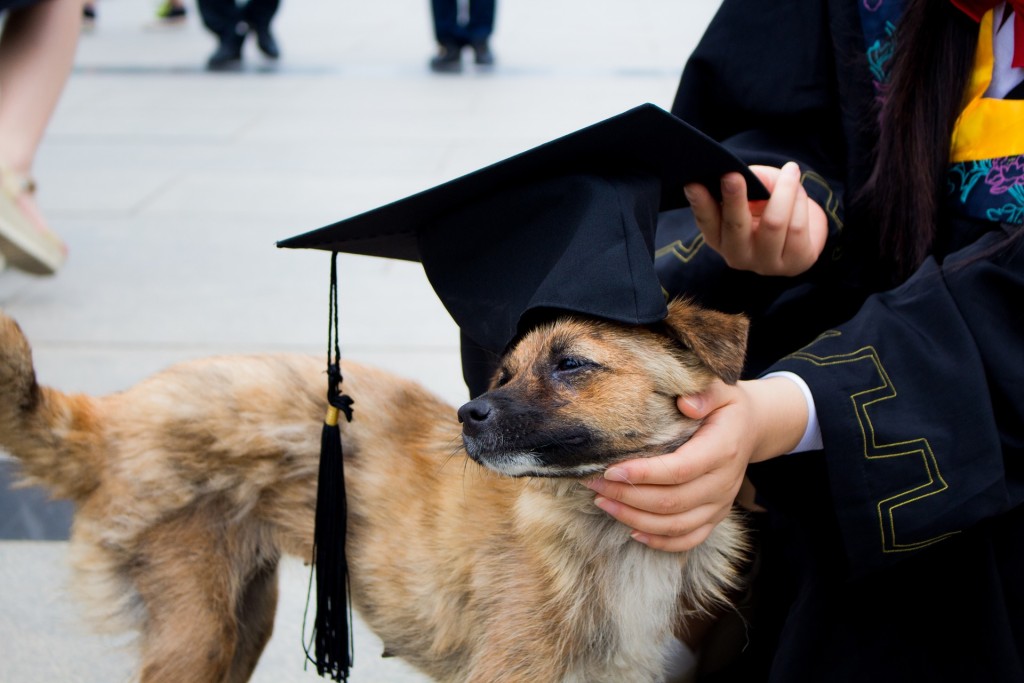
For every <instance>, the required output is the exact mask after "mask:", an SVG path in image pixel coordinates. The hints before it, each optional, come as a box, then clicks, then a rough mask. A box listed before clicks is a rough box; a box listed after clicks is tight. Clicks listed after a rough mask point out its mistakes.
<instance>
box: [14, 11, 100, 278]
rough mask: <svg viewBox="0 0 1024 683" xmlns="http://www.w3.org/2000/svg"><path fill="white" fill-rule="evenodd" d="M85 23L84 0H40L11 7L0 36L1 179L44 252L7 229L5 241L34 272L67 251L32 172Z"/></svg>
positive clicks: (17, 262) (53, 264) (53, 266)
mask: <svg viewBox="0 0 1024 683" xmlns="http://www.w3.org/2000/svg"><path fill="white" fill-rule="evenodd" d="M81 28H82V0H41V1H40V2H38V3H35V4H32V5H26V6H22V7H18V8H15V9H12V10H11V11H10V13H9V14H8V16H7V21H6V23H5V25H4V29H3V35H2V36H0V182H2V183H3V185H4V192H5V193H6V195H7V196H8V197H9V198H10V201H11V202H13V203H14V205H15V206H16V207H17V209H16V212H19V211H20V214H21V215H22V216H23V217H24V219H27V221H28V222H30V223H31V224H32V225H31V226H29V229H30V230H31V228H35V230H36V231H38V232H39V233H41V234H42V235H43V236H44V239H42V240H41V241H40V242H38V243H37V245H38V247H39V248H40V249H42V252H38V253H35V255H34V256H33V255H28V256H26V255H25V254H24V253H23V250H21V249H20V248H18V247H15V246H14V245H12V244H10V242H9V241H8V238H10V237H11V235H9V234H8V235H4V236H3V237H4V245H5V246H6V247H7V249H8V250H11V249H13V250H14V251H10V252H9V253H7V254H6V256H7V260H8V261H9V262H11V263H12V264H14V265H18V266H19V267H23V268H25V269H27V270H32V271H33V272H40V273H48V272H53V270H56V268H57V267H59V265H60V264H61V263H63V260H64V254H65V252H66V248H65V247H64V245H63V243H62V242H61V241H60V238H58V237H57V236H56V235H54V234H53V233H52V232H51V231H50V229H49V227H48V226H47V224H46V221H45V220H44V219H43V215H42V213H41V212H40V211H39V207H38V205H37V204H36V199H35V195H34V193H33V191H34V185H33V184H32V182H31V175H32V165H33V163H34V162H35V157H36V151H37V150H38V149H39V144H40V143H41V142H42V139H43V134H44V133H45V132H46V128H47V126H48V124H49V122H50V118H51V116H52V115H53V112H54V110H55V109H56V108H57V103H58V101H59V100H60V95H61V92H62V91H63V90H64V85H65V84H66V83H67V80H68V76H69V75H70V73H71V66H72V65H73V63H74V59H75V48H76V47H77V45H78V35H79V32H80V31H81ZM12 220H16V221H18V220H20V219H19V218H18V217H15V218H13V219H12ZM16 229H17V228H15V230H16ZM28 237H29V238H30V239H34V238H33V237H32V236H31V235H29V236H28ZM15 252H17V253H15ZM29 252H30V253H34V252H36V250H35V249H29ZM39 259H42V263H40V262H39Z"/></svg>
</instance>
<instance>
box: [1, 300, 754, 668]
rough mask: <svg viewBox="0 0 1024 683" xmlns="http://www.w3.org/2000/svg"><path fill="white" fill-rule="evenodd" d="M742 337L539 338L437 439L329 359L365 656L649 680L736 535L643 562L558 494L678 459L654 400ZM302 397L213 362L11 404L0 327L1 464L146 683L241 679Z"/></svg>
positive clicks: (30, 379)
mask: <svg viewBox="0 0 1024 683" xmlns="http://www.w3.org/2000/svg"><path fill="white" fill-rule="evenodd" d="M745 337H746V324H745V322H744V321H742V320H741V319H739V318H736V317H733V316H727V315H724V314H720V313H714V312H710V311H704V310H701V309H699V308H697V307H695V306H692V305H690V304H688V303H684V302H673V303H672V304H671V306H670V315H669V317H668V319H667V321H666V322H665V324H664V325H661V326H658V328H657V329H649V328H628V327H625V326H621V325H614V324H610V323H606V322H596V321H588V320H579V319H564V320H560V321H557V322H554V323H551V324H547V325H543V326H541V327H538V328H537V329H535V330H533V331H532V332H530V333H529V334H527V335H526V336H525V337H524V338H523V339H522V341H520V342H519V343H518V344H517V345H516V346H515V347H514V349H513V350H512V351H510V353H509V354H507V356H506V358H505V359H504V361H503V366H502V370H501V371H500V373H499V375H498V377H496V379H495V382H494V385H493V386H492V389H491V391H489V392H488V393H487V394H485V395H484V396H483V397H481V398H479V399H477V400H476V401H473V402H471V403H469V404H467V405H466V406H464V407H463V408H462V409H461V410H460V411H459V416H460V417H461V419H462V420H463V421H465V423H466V424H465V431H464V434H461V435H460V427H459V423H458V421H457V420H456V411H455V410H454V409H453V408H451V407H449V406H448V405H445V404H444V403H443V402H441V401H440V400H439V399H437V398H436V397H434V396H433V395H432V394H430V393H429V392H427V391H426V390H425V389H423V388H422V387H420V386H419V385H417V384H415V383H413V382H410V381H406V380H403V379H399V378H397V377H394V376H392V375H389V374H386V373H384V372H382V371H379V370H375V369H372V368H369V367H365V366H361V365H356V364H351V363H350V364H347V365H346V366H345V367H344V377H345V381H344V386H343V388H344V390H345V392H346V393H347V394H349V395H350V396H352V397H353V398H354V400H355V407H356V415H355V419H354V420H353V421H352V422H351V424H343V435H344V449H345V458H346V462H345V474H346V488H347V495H348V506H349V520H348V525H349V541H348V543H349V545H348V559H349V564H350V570H351V577H352V578H351V580H352V589H353V600H354V602H355V605H356V608H357V609H358V610H359V612H360V614H361V615H362V617H363V618H364V620H365V621H366V622H367V623H368V624H369V626H370V627H371V628H372V629H373V630H374V631H375V632H376V633H377V634H378V635H379V636H380V637H381V639H382V640H383V641H384V643H385V646H386V649H387V651H388V652H389V653H392V654H395V655H398V656H401V657H403V658H404V659H406V660H407V661H408V662H410V663H411V664H413V665H414V666H416V667H418V668H419V669H421V670H422V671H424V672H426V673H427V674H429V675H430V676H432V677H434V678H436V679H438V680H441V681H474V682H484V683H491V682H495V683H496V682H500V681H529V682H531V683H543V682H548V681H551V682H554V681H572V682H578V683H600V682H602V681H607V682H613V683H622V682H624V681H627V682H628V681H655V680H659V678H660V676H661V675H662V672H663V667H664V661H663V646H664V644H665V642H666V640H667V639H668V638H669V637H670V636H671V634H672V632H673V627H674V625H676V624H677V620H678V618H679V616H680V610H682V609H684V608H683V607H681V605H688V606H689V608H695V607H696V608H699V607H700V606H708V605H709V604H713V603H715V602H717V601H721V600H722V599H723V595H724V592H725V591H727V590H728V589H729V588H730V587H731V586H732V585H733V584H734V582H735V580H736V573H735V564H736V562H737V560H738V558H739V557H740V556H741V554H742V551H743V548H742V546H743V537H742V531H741V527H740V525H739V522H738V520H737V519H735V518H732V517H730V518H728V519H726V520H725V521H724V522H722V523H721V524H719V525H718V526H717V527H716V529H715V531H714V532H713V533H712V535H711V537H710V538H708V540H707V541H706V542H704V543H703V544H702V545H700V546H698V547H697V548H695V549H694V550H692V551H690V552H687V553H678V554H674V553H665V552H659V551H656V550H652V549H650V548H648V547H646V546H644V545H642V544H640V543H637V542H635V541H633V540H631V539H630V537H629V533H628V529H626V528H625V527H624V526H622V525H621V524H620V523H618V522H616V521H615V520H613V519H612V518H611V517H609V516H607V515H606V514H604V513H603V512H601V511H600V510H599V509H597V508H596V507H595V506H594V504H593V498H594V494H593V492H591V491H590V490H589V489H587V488H586V487H584V486H582V485H581V484H580V483H579V482H578V479H580V478H583V477H588V476H594V475H596V474H597V473H599V472H601V471H602V470H603V469H604V468H605V467H607V465H609V464H610V463H612V462H616V461H621V460H624V459H628V458H635V457H641V456H651V455H659V454H663V453H666V452H668V451H670V450H672V449H674V448H675V447H676V446H678V445H679V444H681V443H682V442H684V441H685V440H686V439H687V438H688V437H689V436H690V434H691V433H692V432H693V431H694V429H695V428H696V426H697V423H695V422H694V421H692V420H689V419H687V418H685V417H683V416H682V415H681V414H680V413H679V411H678V410H677V408H676V404H675V399H676V397H677V396H679V395H682V394H688V393H692V392H696V391H699V390H700V389H701V388H702V387H704V386H705V385H706V384H707V383H708V382H709V381H710V380H711V379H712V378H713V377H715V376H719V377H723V378H725V379H726V380H727V381H735V379H736V378H737V376H738V373H739V370H740V367H741V365H742V360H743V346H744V343H745ZM325 384H326V380H325V375H324V364H323V362H322V361H321V360H319V359H316V358H310V357H304V356H298V355H268V356H251V357H220V358H212V359H207V360H200V361H195V362H189V363H185V364H182V365H179V366H176V367H173V368H171V369H169V370H167V371H164V372H162V373H160V374H157V375H155V376H153V377H152V378H150V379H148V380H146V381H144V382H142V383H140V384H138V385H137V386H135V387H133V388H131V389H129V390H127V391H124V392H122V393H117V394H113V395H110V396H105V397H101V398H94V397H89V396H84V395H66V394H64V393H61V392H59V391H57V390H55V389H52V388H47V387H42V386H40V385H38V384H37V383H36V379H35V373H34V370H33V365H32V358H31V352H30V349H29V345H28V343H27V342H26V340H25V338H24V337H23V335H22V334H21V331H20V330H19V329H18V327H17V325H16V324H15V323H14V322H13V321H12V320H10V319H9V318H6V317H3V316H2V315H0V444H2V445H3V447H4V448H6V449H7V450H8V451H10V453H11V454H13V455H14V456H16V457H17V458H18V459H19V460H20V461H21V463H22V465H23V472H24V474H25V476H26V478H27V480H28V481H30V482H32V483H36V484H41V485H43V486H45V487H47V488H48V489H49V490H50V491H51V492H52V493H53V494H55V495H56V496H59V497H61V498H67V499H70V500H72V501H74V502H75V503H76V505H77V513H76V516H75V519H74V526H73V532H72V542H71V548H72V561H73V563H74V566H75V569H76V578H77V582H78V585H79V586H80V587H81V588H82V589H84V592H85V594H86V595H87V596H88V597H89V598H91V602H92V603H93V604H94V605H97V606H99V607H100V608H106V610H105V611H106V612H107V613H108V614H110V613H116V614H119V615H121V616H124V617H128V621H129V624H130V625H131V626H132V627H134V628H137V629H138V631H139V633H140V636H141V637H140V646H141V670H140V678H141V680H142V681H144V682H145V683H172V682H173V683H180V682H181V681H188V682H189V683H204V682H210V683H214V682H217V683H220V682H226V681H230V682H241V681H246V680H248V678H249V676H250V675H251V673H252V670H253V668H254V667H255V665H256V662H257V660H258V658H259V656H260V653H261V651H262V649H263V647H264V645H265V644H266V642H267V640H268V638H269V637H270V633H271V629H272V627H273V621H274V610H275V605H276V598H277V584H276V579H277V576H276V570H277V564H278V560H279V558H280V556H281V555H282V554H283V553H289V554H293V555H297V556H299V557H301V558H309V557H310V555H311V542H312V535H313V509H314V506H315V496H316V476H317V465H318V453H319V446H320V444H319V435H320V425H321V424H322V422H323V414H324V400H323V396H324V388H325ZM461 439H464V442H465V449H466V451H467V452H468V454H469V455H470V456H471V457H472V459H473V460H475V461H477V462H479V463H480V464H482V465H484V467H478V466H477V465H476V464H473V463H471V462H469V461H466V460H464V459H463V458H462V457H461V455H459V452H460V450H461V448H462V446H461ZM507 475H512V476H507Z"/></svg>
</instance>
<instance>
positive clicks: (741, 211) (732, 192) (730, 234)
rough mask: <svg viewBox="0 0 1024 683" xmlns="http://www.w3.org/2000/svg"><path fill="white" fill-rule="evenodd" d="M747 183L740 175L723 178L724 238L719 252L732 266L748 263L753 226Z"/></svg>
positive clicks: (728, 174)
mask: <svg viewBox="0 0 1024 683" xmlns="http://www.w3.org/2000/svg"><path fill="white" fill-rule="evenodd" d="M752 221H753V219H752V217H751V215H750V205H749V204H748V203H747V181H746V180H745V179H744V178H743V176H742V175H740V174H739V173H727V174H725V175H724V176H722V236H721V247H720V248H719V250H718V251H719V252H720V253H721V254H722V256H724V257H725V260H726V262H727V263H729V264H730V265H737V266H739V265H742V264H745V263H747V261H748V259H749V256H750V233H751V225H752Z"/></svg>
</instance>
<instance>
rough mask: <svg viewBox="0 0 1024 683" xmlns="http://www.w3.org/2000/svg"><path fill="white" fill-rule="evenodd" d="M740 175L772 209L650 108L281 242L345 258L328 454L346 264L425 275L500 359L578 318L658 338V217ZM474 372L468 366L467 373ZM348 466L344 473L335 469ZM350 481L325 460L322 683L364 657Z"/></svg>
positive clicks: (712, 148)
mask: <svg viewBox="0 0 1024 683" xmlns="http://www.w3.org/2000/svg"><path fill="white" fill-rule="evenodd" d="M733 171H735V172H739V173H741V174H743V175H744V177H745V178H746V182H747V187H748V188H749V190H748V192H749V195H750V197H751V198H752V199H766V198H767V197H768V193H767V191H765V190H764V188H763V186H762V185H761V183H760V182H759V181H758V180H757V178H756V177H755V176H754V175H753V174H752V173H751V172H750V171H749V169H748V168H747V167H746V165H745V164H744V163H743V162H742V161H740V160H739V159H738V158H737V157H735V156H734V155H733V154H732V153H731V152H729V151H728V150H726V149H725V148H724V147H722V146H721V145H720V144H719V143H717V142H715V141H714V140H712V139H711V138H709V137H707V136H706V135H704V134H703V133H701V132H700V131H698V130H696V129H695V128H693V127H692V126H690V125H688V124H686V123H685V122H683V121H682V120H680V119H678V118H676V117H675V116H673V115H671V114H669V113H668V112H666V111H664V110H663V109H660V108H658V107H656V106H654V105H652V104H645V105H641V106H639V107H635V108H633V109H630V110H629V111H627V112H624V113H622V114H619V115H617V116H614V117H612V118H609V119H606V120H604V121H601V122H599V123H596V124H594V125H591V126H588V127H586V128H583V129H581V130H578V131H576V132H573V133H570V134H568V135H566V136H564V137H560V138H558V139H556V140H553V141H551V142H547V143H545V144H542V145H540V146H538V147H534V148H533V149H530V150H528V151H526V152H522V153H520V154H517V155H515V156H512V157H510V158H508V159H505V160H503V161H499V162H497V163H495V164H492V165H490V166H487V167H485V168H482V169H480V170H478V171H474V172H472V173H469V174H467V175H464V176H462V177H459V178H456V179H455V180H451V181H449V182H447V183H444V184H442V185H438V186H437V187H434V188H431V189H428V190H425V191H423V192H420V193H418V194H414V195H412V196H409V197H406V198H404V199H400V200H398V201H396V202H393V203H390V204H387V205H385V206H382V207H379V208H377V209H373V210H371V211H367V212H365V213H362V214H359V215H357V216H354V217H352V218H347V219H345V220H341V221H339V222H337V223H333V224H331V225H328V226H326V227H323V228H320V229H318V230H313V231H311V232H307V233H305V234H301V235H297V236H295V237H291V238H289V239H286V240H282V241H281V242H279V243H278V246H279V247H284V248H300V249H321V250H325V251H330V252H332V253H333V256H332V261H331V303H330V305H331V311H330V316H331V325H332V327H331V329H332V330H333V331H332V332H329V336H332V339H329V340H328V350H329V354H330V353H332V352H333V357H332V358H330V359H329V361H328V365H329V384H330V385H331V386H329V388H328V402H329V403H330V404H331V405H332V406H333V408H331V409H329V415H328V419H327V420H326V421H325V436H324V446H325V449H326V448H328V447H330V448H331V449H333V450H338V451H340V442H339V445H338V447H337V448H336V449H335V447H334V443H336V442H337V436H336V433H335V431H334V430H337V427H336V423H337V418H338V413H339V411H341V412H344V413H345V414H346V416H347V417H348V419H351V405H350V402H348V401H347V400H346V399H345V398H344V396H343V395H342V394H341V393H340V389H339V387H338V385H340V382H341V379H340V373H339V372H338V369H337V363H338V356H339V355H340V354H339V352H338V346H337V344H338V339H337V312H336V302H337V271H336V256H337V253H338V252H345V253H352V254H365V255H371V256H382V257H386V258H395V259H403V260H408V261H420V262H422V264H423V267H424V270H425V271H426V274H427V277H428V279H429V281H430V283H431V285H432V286H433V288H434V290H435V291H436V293H437V295H438V297H439V298H440V299H441V301H442V303H443V304H444V305H445V307H446V308H447V309H448V311H449V313H450V314H451V315H452V318H453V319H454V320H455V322H456V323H458V325H459V328H460V329H461V331H462V334H463V341H464V344H465V343H466V341H467V340H468V341H469V342H471V343H473V344H475V345H477V346H479V347H480V348H482V349H484V350H486V351H487V352H489V353H492V354H495V355H497V354H500V353H501V352H502V351H504V350H505V348H506V347H507V346H508V345H509V344H510V343H511V342H512V341H513V340H515V339H516V338H517V337H518V336H519V335H521V334H523V333H525V332H526V331H527V330H528V329H529V328H530V327H531V326H532V325H534V324H536V323H538V322H540V321H542V320H545V319H548V318H549V317H551V316H553V315H557V314H564V313H567V312H568V313H575V314H582V315H586V316H594V317H598V318H603V319H607V320H612V321H616V322H622V323H627V324H633V325H644V324H652V323H656V322H658V321H660V320H662V319H663V318H664V317H665V315H666V314H667V308H666V304H665V297H664V293H663V291H662V288H661V285H660V283H659V281H658V278H657V275H656V274H655V270H654V258H653V243H654V231H655V227H656V223H657V216H658V213H659V212H660V211H666V210H669V209H675V208H680V207H683V206H686V204H687V202H686V198H685V196H684V194H683V186H684V185H686V184H688V183H692V182H696V183H701V184H703V185H705V186H706V187H707V188H708V189H709V190H710V191H712V192H713V193H714V192H717V188H718V187H719V179H720V178H721V176H722V175H724V174H726V173H728V172H733ZM332 342H333V351H332ZM465 359H466V356H465V354H464V364H465V362H466V360H465ZM465 370H469V369H468V368H466V369H465ZM469 376H470V374H467V377H469ZM471 388H473V387H471ZM478 389H479V387H476V388H475V390H478ZM332 421H333V422H334V425H332V424H331V422H332ZM334 459H336V460H337V462H336V463H334V462H328V460H332V461H333V460H334ZM340 467H341V458H340V452H338V453H337V454H336V455H331V456H328V455H327V454H326V452H325V453H322V454H321V473H320V483H319V484H318V501H317V520H316V525H317V534H316V536H315V539H314V546H315V550H314V554H315V556H316V557H315V563H314V564H315V567H316V569H315V571H316V574H317V582H318V612H317V623H316V626H315V631H314V638H315V641H316V645H317V655H316V659H315V661H316V663H317V669H318V672H319V673H320V674H321V675H324V674H325V673H327V674H330V675H332V676H334V677H335V680H344V679H345V678H346V677H347V672H348V667H349V666H350V665H351V653H350V652H349V653H348V654H347V655H346V654H345V653H342V652H341V651H340V650H339V649H338V647H339V646H341V645H349V646H350V641H349V638H350V631H347V630H345V629H343V628H341V626H342V624H341V623H340V622H341V621H342V619H340V617H341V616H343V615H342V612H341V611H340V610H339V605H340V602H341V599H340V598H339V597H338V596H339V595H341V593H338V592H337V591H347V579H345V580H342V579H341V576H342V575H343V573H344V572H343V567H341V568H339V567H337V566H336V564H332V563H333V560H334V559H335V558H333V557H327V555H332V556H336V555H337V554H338V553H343V550H344V535H343V534H344V517H343V515H344V502H343V500H344V486H343V483H342V482H340V481H334V482H330V481H326V480H325V470H335V468H337V471H335V472H334V474H332V475H331V476H336V477H339V478H340V476H341V473H340ZM339 496H340V497H341V501H342V502H341V503H340V509H338V508H334V509H332V510H331V511H330V512H327V511H325V510H322V508H326V507H327V506H328V501H335V502H333V503H331V504H332V505H337V502H336V501H337V498H338V497H339ZM339 516H340V517H339ZM339 519H340V521H339ZM321 524H323V526H321ZM328 525H333V526H328ZM327 529H330V531H327ZM327 543H331V544H332V548H331V549H328V548H327V547H326V546H325V544H327ZM339 543H340V547H338V546H337V545H335V544H339ZM325 563H326V564H325ZM341 564H342V565H343V564H344V561H343V555H342V560H341ZM325 582H326V583H333V584H334V589H333V591H332V590H331V589H329V588H328V590H326V591H323V590H320V585H321V584H323V583H325ZM345 594H347V592H346V593H345ZM322 613H323V614H325V619H324V620H321V614H322Z"/></svg>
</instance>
